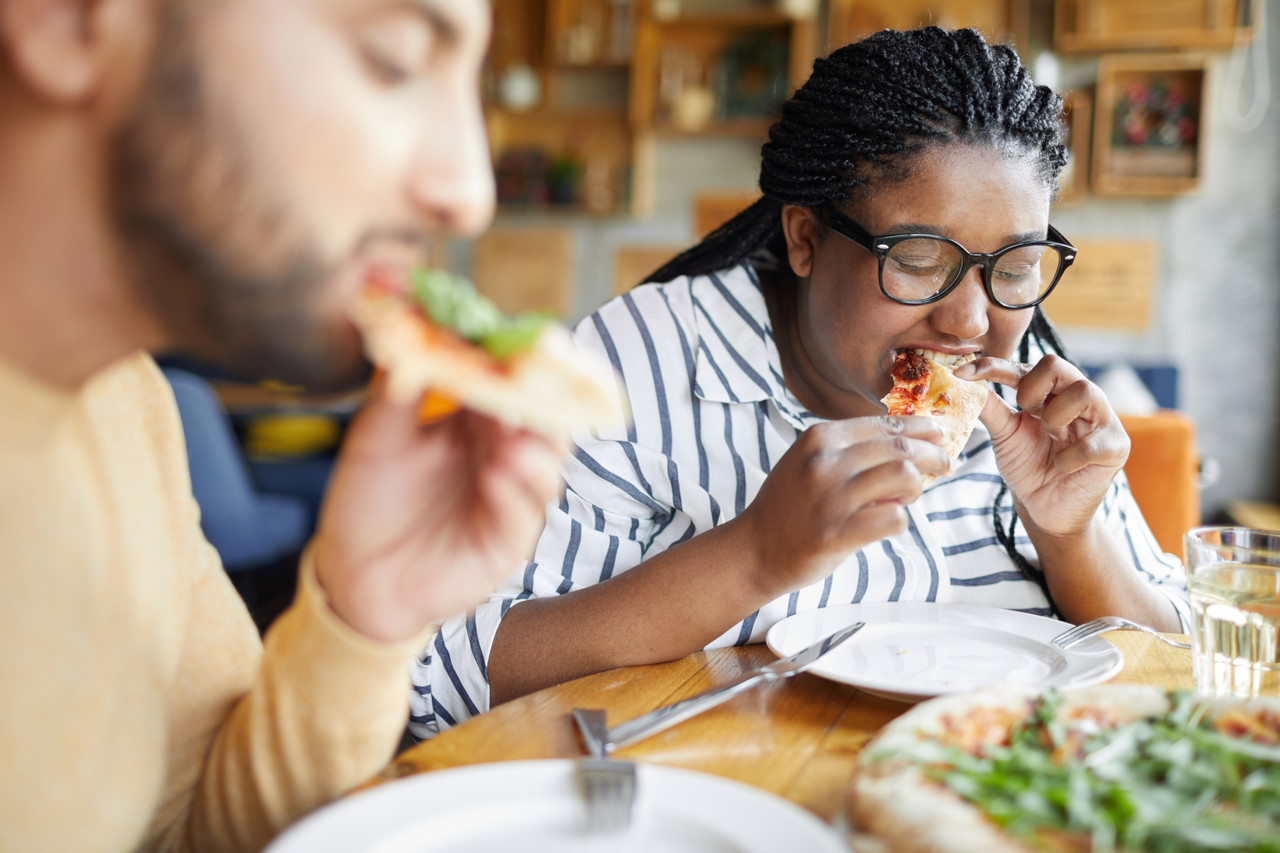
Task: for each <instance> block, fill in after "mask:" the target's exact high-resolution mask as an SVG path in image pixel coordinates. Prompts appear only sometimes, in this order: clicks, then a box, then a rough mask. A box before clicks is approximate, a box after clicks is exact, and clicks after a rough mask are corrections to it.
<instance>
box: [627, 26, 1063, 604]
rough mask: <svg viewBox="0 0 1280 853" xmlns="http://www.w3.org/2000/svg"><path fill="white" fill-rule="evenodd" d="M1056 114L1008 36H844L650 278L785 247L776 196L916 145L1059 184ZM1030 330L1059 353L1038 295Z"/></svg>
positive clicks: (813, 196) (999, 523) (832, 194)
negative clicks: (733, 200) (708, 225)
mask: <svg viewBox="0 0 1280 853" xmlns="http://www.w3.org/2000/svg"><path fill="white" fill-rule="evenodd" d="M1061 114H1062V99H1061V98H1059V97H1058V96H1057V95H1056V94H1054V92H1053V91H1052V90H1051V89H1049V88H1048V87H1045V86H1037V85H1036V84H1035V83H1034V82H1033V81H1032V80H1031V75H1030V74H1029V73H1028V71H1027V69H1026V67H1025V66H1023V64H1022V62H1021V61H1020V60H1019V59H1018V56H1017V54H1016V53H1015V52H1014V51H1013V50H1012V49H1011V48H1009V47H1006V46H1004V45H994V44H988V43H987V42H986V41H985V40H984V39H983V37H982V35H981V34H979V33H978V32H977V31H976V30H972V29H966V30H955V31H948V30H943V29H939V28H938V27H925V28H922V29H917V30H906V31H894V30H885V31H883V32H879V33H876V34H874V35H872V36H869V37H867V38H865V39H863V40H861V41H859V42H856V43H854V44H850V45H846V46H845V47H841V48H839V49H838V50H836V51H834V52H832V53H831V54H830V55H829V56H827V57H826V58H823V59H818V60H817V61H815V62H814V65H813V74H812V75H811V76H810V77H809V79H808V81H807V82H805V83H804V85H802V86H801V87H800V88H799V89H797V90H796V92H795V94H794V95H792V96H791V98H790V100H788V101H787V102H786V104H784V105H783V107H782V117H781V119H780V120H779V121H778V122H776V123H775V124H774V125H773V126H772V127H771V128H770V129H769V141H768V142H767V143H765V145H764V147H763V148H762V149H761V165H760V190H761V192H762V193H763V197H762V198H761V199H760V200H759V201H757V202H756V203H755V204H753V205H751V206H750V207H748V208H747V209H746V210H743V211H742V212H741V213H739V214H738V215H737V216H735V217H733V218H732V219H730V220H729V221H728V222H726V223H725V224H724V225H722V226H720V227H719V228H718V229H716V230H715V231H713V232H712V233H711V234H709V235H707V237H706V238H705V239H703V240H702V242H700V243H698V244H697V245H696V246H693V247H692V248H690V249H688V250H687V251H685V252H683V253H681V254H679V255H677V256H676V257H675V258H673V259H672V260H671V261H669V262H668V263H666V264H665V265H663V266H662V267H661V268H659V269H658V270H657V271H656V272H654V273H653V274H652V275H651V276H649V278H648V279H647V280H648V281H670V280H671V279H673V278H677V277H679V276H685V275H699V274H705V273H708V272H713V271H715V270H720V269H725V268H727V267H732V266H736V265H738V264H740V263H742V262H743V261H744V260H747V259H749V258H750V257H751V256H752V255H755V254H756V253H758V252H759V251H760V250H761V249H767V250H769V251H770V252H771V254H772V255H773V257H775V258H784V257H786V240H785V237H784V236H783V233H782V227H781V212H782V206H783V205H784V204H791V205H800V206H803V207H812V208H820V207H823V206H839V205H843V204H844V203H845V202H846V201H847V200H848V198H849V194H850V192H851V191H853V190H854V189H856V188H866V187H868V185H869V184H870V183H871V182H873V181H876V180H881V181H892V180H893V179H894V178H895V176H897V175H899V174H905V172H902V171H900V170H901V169H903V168H905V167H906V166H908V165H909V160H910V158H911V157H912V155H914V154H917V153H919V152H921V151H923V150H925V149H927V148H930V147H933V146H938V145H946V144H973V143H983V144H987V145H990V146H992V147H994V148H995V149H996V150H997V151H1001V152H1007V153H1008V155H1009V156H1011V157H1026V158H1029V159H1031V160H1033V161H1034V162H1035V163H1036V165H1037V166H1038V173H1039V175H1040V176H1041V177H1042V178H1043V180H1044V181H1045V183H1046V185H1047V186H1048V187H1049V188H1050V189H1051V190H1052V191H1054V192H1056V190H1057V184H1058V174H1059V173H1060V172H1061V171H1062V167H1063V165H1064V164H1065V163H1066V148H1065V146H1064V145H1063V141H1062V124H1061ZM1032 339H1034V341H1035V342H1036V344H1037V345H1038V346H1039V347H1040V348H1041V349H1042V350H1044V351H1048V352H1054V353H1057V354H1059V355H1063V354H1064V349H1063V346H1062V343H1061V341H1060V340H1059V339H1058V336H1057V334H1056V333H1055V332H1054V330H1053V327H1052V326H1051V325H1050V324H1049V321H1048V319H1047V318H1046V317H1045V316H1044V314H1043V313H1042V312H1041V311H1040V309H1039V307H1037V308H1035V309H1034V314H1033V315H1032V320H1031V324H1030V326H1029V327H1028V329H1027V333H1026V335H1025V336H1024V337H1023V340H1022V342H1021V345H1020V347H1019V358H1020V359H1021V360H1022V361H1024V362H1025V361H1027V360H1028V358H1029V355H1030V347H1031V342H1032ZM1007 495H1008V488H1007V486H1003V485H1002V486H1001V489H1000V492H999V493H998V494H997V496H996V499H995V503H994V505H993V506H992V518H993V520H994V524H995V532H996V537H997V538H998V539H999V541H1000V543H1001V544H1002V545H1003V546H1004V548H1005V550H1006V551H1007V552H1008V554H1009V556H1010V558H1011V559H1012V560H1013V561H1014V563H1015V564H1016V565H1017V566H1018V569H1019V571H1021V572H1022V574H1023V575H1025V576H1026V577H1028V578H1029V579H1031V580H1033V581H1035V582H1036V583H1037V584H1038V585H1039V586H1040V588H1041V589H1042V590H1043V591H1044V594H1045V596H1046V598H1048V600H1049V603H1050V606H1054V605H1053V598H1052V596H1050V594H1049V589H1048V585H1047V584H1046V582H1045V579H1044V574H1043V573H1042V572H1041V571H1040V570H1039V569H1037V568H1036V567H1035V566H1032V565H1031V564H1030V563H1029V562H1028V561H1027V560H1026V558H1024V557H1023V556H1022V555H1021V554H1019V553H1018V550H1017V548H1016V547H1015V544H1014V529H1015V527H1016V524H1017V515H1016V514H1014V515H1013V518H1012V521H1011V523H1010V524H1009V526H1008V527H1007V528H1006V526H1005V524H1004V521H1003V518H1002V513H1001V505H1002V503H1003V502H1004V501H1005V498H1006V496H1007ZM1054 609H1055V610H1056V607H1054Z"/></svg>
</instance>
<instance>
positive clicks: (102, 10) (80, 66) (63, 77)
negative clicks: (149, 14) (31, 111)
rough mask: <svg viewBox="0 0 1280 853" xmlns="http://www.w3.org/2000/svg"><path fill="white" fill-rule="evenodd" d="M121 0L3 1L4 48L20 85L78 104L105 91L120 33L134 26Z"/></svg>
mask: <svg viewBox="0 0 1280 853" xmlns="http://www.w3.org/2000/svg"><path fill="white" fill-rule="evenodd" d="M130 5H134V4H133V3H132V2H124V3H122V2H120V0H0V47H2V48H3V51H4V57H3V59H4V60H7V63H8V65H9V67H10V69H11V72H12V74H13V75H14V76H15V77H16V79H17V81H18V83H19V85H22V86H24V87H25V88H26V89H27V90H28V91H29V92H31V93H33V94H35V95H36V96H37V97H41V98H44V99H47V100H52V101H59V102H63V103H79V102H83V101H85V100H87V99H89V98H91V97H92V96H93V95H94V94H95V93H96V92H97V91H98V90H99V88H100V87H101V84H102V79H103V75H104V74H105V72H106V71H107V70H108V65H109V60H110V59H111V58H112V57H113V56H114V55H116V54H117V51H118V50H119V49H120V45H119V44H118V43H117V40H118V39H119V38H120V37H121V36H124V37H127V38H131V36H129V34H127V33H126V32H124V30H122V26H123V25H125V24H126V23H129V24H131V23H133V22H134V21H136V17H135V12H136V10H133V9H122V8H119V7H121V6H130Z"/></svg>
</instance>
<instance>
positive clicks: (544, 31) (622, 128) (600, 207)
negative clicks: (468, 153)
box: [484, 0, 634, 214]
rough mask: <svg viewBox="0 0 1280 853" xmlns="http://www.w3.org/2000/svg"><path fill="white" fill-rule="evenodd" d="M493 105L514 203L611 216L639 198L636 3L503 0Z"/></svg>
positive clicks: (502, 193) (499, 168)
mask: <svg viewBox="0 0 1280 853" xmlns="http://www.w3.org/2000/svg"><path fill="white" fill-rule="evenodd" d="M493 15H494V31H493V45H492V48H491V50H490V53H489V58H488V62H487V66H486V71H485V81H484V99H485V110H486V118H487V124H488V130H489V144H490V148H491V149H492V152H493V158H494V171H495V175H496V178H497V182H498V203H499V204H500V205H503V206H506V207H555V208H561V209H565V210H571V211H583V212H589V213H595V214H609V213H615V212H618V211H621V210H625V209H626V208H627V206H628V205H629V203H630V198H631V171H632V166H631V164H632V160H633V156H634V151H633V148H634V139H633V134H632V132H631V129H630V127H629V126H628V123H627V97H628V90H629V81H630V50H631V35H630V33H631V26H632V23H633V20H632V3H631V0H625V2H623V0H494V2H493Z"/></svg>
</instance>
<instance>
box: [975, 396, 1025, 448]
mask: <svg viewBox="0 0 1280 853" xmlns="http://www.w3.org/2000/svg"><path fill="white" fill-rule="evenodd" d="M978 420H980V421H982V425H983V426H985V427H986V428H987V432H988V433H990V435H991V440H992V441H993V442H995V443H997V444H999V443H1000V442H1002V441H1004V440H1005V439H1006V438H1008V437H1009V436H1010V435H1012V434H1013V433H1014V431H1015V430H1017V428H1018V413H1017V411H1016V410H1015V409H1014V408H1013V407H1012V406H1010V405H1009V404H1008V403H1006V402H1005V401H1004V399H1003V398H1002V397H1001V396H1000V395H999V394H997V393H996V391H995V389H994V388H989V389H987V402H986V404H985V405H983V407H982V411H981V412H979V413H978Z"/></svg>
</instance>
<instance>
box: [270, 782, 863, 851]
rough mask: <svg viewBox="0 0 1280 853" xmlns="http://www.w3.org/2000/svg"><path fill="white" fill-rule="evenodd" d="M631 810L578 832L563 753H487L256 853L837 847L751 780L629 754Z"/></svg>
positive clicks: (802, 814)
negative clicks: (610, 831) (487, 757)
mask: <svg viewBox="0 0 1280 853" xmlns="http://www.w3.org/2000/svg"><path fill="white" fill-rule="evenodd" d="M637 767H638V775H637V798H636V804H635V813H634V821H633V823H632V826H631V828H630V830H629V831H627V832H624V833H621V834H614V835H591V834H588V833H587V832H586V829H585V827H586V804H585V803H584V802H583V797H582V794H581V792H580V791H579V790H578V785H577V780H576V777H575V769H574V768H575V762H574V761H572V760H568V759H548V760H544V761H498V762H494V763H490V764H476V765H473V766H470V767H457V768H454V769H451V770H439V771H436V772H434V773H423V774H421V775H418V776H409V777H407V778H404V779H400V780H397V781H395V782H388V783H386V784H384V785H379V786H377V787H376V788H373V789H371V790H369V791H366V792H364V793H361V794H356V795H355V796H352V797H348V798H346V799H342V800H338V801H337V802H336V803H334V804H332V805H330V806H328V807H327V808H323V809H321V810H319V811H318V812H316V813H315V814H313V815H311V816H310V817H308V818H306V819H305V820H303V821H301V822H300V823H298V824H297V825H296V826H294V827H293V828H292V829H290V830H288V831H286V832H285V833H284V834H283V835H281V836H280V838H278V839H277V840H276V841H275V843H274V844H272V845H271V846H270V847H269V848H268V849H267V853H350V851H353V850H359V851H362V853H504V852H505V851H510V853H517V851H518V853H618V851H635V853H706V851H722V853H778V851H780V850H804V851H806V853H840V852H841V851H843V850H847V849H848V848H847V847H846V846H845V843H844V841H843V839H842V838H841V837H840V835H839V834H838V833H837V832H836V831H835V830H834V829H832V828H831V826H829V825H828V824H825V823H823V822H822V821H821V820H819V819H818V818H816V817H814V816H813V815H812V814H810V813H809V812H807V811H805V810H804V809H802V808H800V807H799V806H797V805H795V804H794V803H791V802H789V801H787V800H784V799H782V798H781V797H777V796H775V795H773V794H770V793H768V792H767V791H763V790H761V789H759V788H755V787H752V786H750V785H745V784H743V783H741V782H734V781H732V780H729V779H724V778H721V777H719V776H712V775H710V774H707V773H698V772H695V771H693V770H682V769H678V768H675V767H665V766H662V765H658V764H639V765H637Z"/></svg>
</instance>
